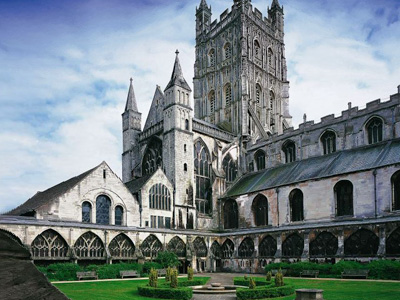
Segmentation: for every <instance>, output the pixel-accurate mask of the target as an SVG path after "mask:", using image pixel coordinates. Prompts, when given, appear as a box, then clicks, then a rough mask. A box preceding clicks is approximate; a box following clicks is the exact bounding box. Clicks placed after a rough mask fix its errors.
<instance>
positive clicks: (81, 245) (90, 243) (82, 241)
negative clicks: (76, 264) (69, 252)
mask: <svg viewBox="0 0 400 300" xmlns="http://www.w3.org/2000/svg"><path fill="white" fill-rule="evenodd" d="M74 250H75V254H76V256H77V257H78V258H103V259H105V253H106V251H105V249H104V244H103V242H102V241H101V239H100V238H99V237H98V236H97V235H96V234H94V233H93V232H90V231H89V232H85V233H84V234H82V235H81V236H80V237H79V239H77V241H76V242H75V245H74Z"/></svg>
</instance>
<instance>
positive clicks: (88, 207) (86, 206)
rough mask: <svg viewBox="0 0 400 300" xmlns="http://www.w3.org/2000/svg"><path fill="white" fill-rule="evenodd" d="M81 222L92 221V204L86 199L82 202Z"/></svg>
mask: <svg viewBox="0 0 400 300" xmlns="http://www.w3.org/2000/svg"><path fill="white" fill-rule="evenodd" d="M82 222H83V223H90V222H92V204H90V203H89V202H87V201H85V202H83V203H82Z"/></svg>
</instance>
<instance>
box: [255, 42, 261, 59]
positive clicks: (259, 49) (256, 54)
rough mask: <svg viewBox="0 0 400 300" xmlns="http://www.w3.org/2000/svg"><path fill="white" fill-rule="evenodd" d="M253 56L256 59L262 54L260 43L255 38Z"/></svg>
mask: <svg viewBox="0 0 400 300" xmlns="http://www.w3.org/2000/svg"><path fill="white" fill-rule="evenodd" d="M254 56H255V57H257V58H258V59H261V56H262V53H261V47H260V43H259V42H258V41H257V40H254Z"/></svg>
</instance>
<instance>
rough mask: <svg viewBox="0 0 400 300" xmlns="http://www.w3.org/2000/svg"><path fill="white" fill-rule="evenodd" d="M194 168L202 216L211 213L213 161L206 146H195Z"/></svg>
mask: <svg viewBox="0 0 400 300" xmlns="http://www.w3.org/2000/svg"><path fill="white" fill-rule="evenodd" d="M194 168H195V176H196V209H197V211H198V212H199V213H201V214H209V213H211V209H212V208H211V200H212V189H211V160H210V156H209V154H208V152H207V149H206V147H205V145H204V144H203V143H202V142H200V141H197V143H196V144H195V145H194Z"/></svg>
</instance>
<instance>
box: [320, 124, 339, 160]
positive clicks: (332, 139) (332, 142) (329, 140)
mask: <svg viewBox="0 0 400 300" xmlns="http://www.w3.org/2000/svg"><path fill="white" fill-rule="evenodd" d="M321 143H322V147H323V148H324V155H326V154H330V153H333V152H336V134H335V133H334V132H333V131H331V130H327V131H325V133H324V134H323V135H322V136H321Z"/></svg>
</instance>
